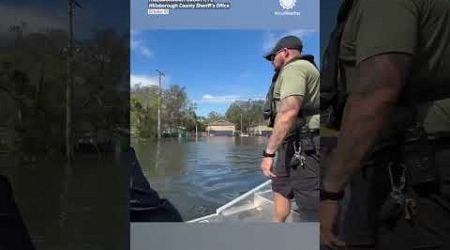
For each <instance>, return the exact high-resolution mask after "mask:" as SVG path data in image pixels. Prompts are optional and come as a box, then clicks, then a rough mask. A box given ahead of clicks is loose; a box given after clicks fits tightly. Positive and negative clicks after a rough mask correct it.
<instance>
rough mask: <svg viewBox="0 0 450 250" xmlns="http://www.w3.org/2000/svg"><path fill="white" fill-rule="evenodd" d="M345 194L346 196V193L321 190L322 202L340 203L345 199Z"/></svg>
mask: <svg viewBox="0 0 450 250" xmlns="http://www.w3.org/2000/svg"><path fill="white" fill-rule="evenodd" d="M344 194H345V193H344V191H340V192H328V191H325V190H324V189H322V188H321V189H320V200H321V201H325V200H330V201H340V200H342V198H344Z"/></svg>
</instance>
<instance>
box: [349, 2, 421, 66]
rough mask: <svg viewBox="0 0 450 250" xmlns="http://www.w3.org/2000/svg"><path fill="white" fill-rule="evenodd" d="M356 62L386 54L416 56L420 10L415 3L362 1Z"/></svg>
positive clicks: (359, 14)
mask: <svg viewBox="0 0 450 250" xmlns="http://www.w3.org/2000/svg"><path fill="white" fill-rule="evenodd" d="M360 1H362V2H361V6H360V8H359V9H358V12H357V15H358V29H357V30H358V31H357V37H356V62H357V63H360V62H361V61H363V60H365V59H367V58H369V57H372V56H376V55H379V54H385V53H407V54H411V55H413V54H414V53H415V51H416V46H417V43H418V38H417V37H418V30H417V27H418V22H419V7H418V6H417V5H416V4H417V2H416V1H414V0H360Z"/></svg>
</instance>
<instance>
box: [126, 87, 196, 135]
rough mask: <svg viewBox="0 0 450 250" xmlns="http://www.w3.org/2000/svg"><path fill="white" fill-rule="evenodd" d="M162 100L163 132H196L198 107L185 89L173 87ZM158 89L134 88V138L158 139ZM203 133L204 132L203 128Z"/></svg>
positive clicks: (132, 117)
mask: <svg viewBox="0 0 450 250" xmlns="http://www.w3.org/2000/svg"><path fill="white" fill-rule="evenodd" d="M161 94H162V99H161V132H162V133H169V134H171V133H173V131H176V130H177V129H180V128H181V129H184V130H186V131H190V132H193V131H195V125H196V123H197V126H199V125H200V127H201V128H202V127H204V126H202V124H201V123H198V121H197V120H198V119H197V114H196V113H195V110H196V105H195V104H194V103H192V102H191V101H190V100H189V99H188V96H187V94H186V91H185V89H184V88H182V87H180V86H178V85H173V86H170V87H169V89H166V90H162V91H161ZM158 96H159V89H158V87H157V86H146V87H141V86H140V85H137V86H134V87H133V88H132V90H131V127H132V132H133V134H134V135H136V136H138V137H141V138H154V137H157V130H158V128H157V124H158V121H157V116H158ZM199 131H201V130H200V129H199Z"/></svg>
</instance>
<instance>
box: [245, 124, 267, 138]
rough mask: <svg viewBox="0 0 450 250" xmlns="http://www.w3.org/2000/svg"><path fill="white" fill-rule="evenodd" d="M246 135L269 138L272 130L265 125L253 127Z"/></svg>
mask: <svg viewBox="0 0 450 250" xmlns="http://www.w3.org/2000/svg"><path fill="white" fill-rule="evenodd" d="M248 133H249V134H250V135H252V136H255V135H261V136H270V135H271V134H272V128H269V127H268V126H267V125H263V124H260V125H254V126H251V127H249V128H248Z"/></svg>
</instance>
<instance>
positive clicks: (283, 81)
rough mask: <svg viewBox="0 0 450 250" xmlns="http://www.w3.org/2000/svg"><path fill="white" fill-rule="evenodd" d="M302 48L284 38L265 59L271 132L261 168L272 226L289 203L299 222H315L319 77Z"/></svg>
mask: <svg viewBox="0 0 450 250" xmlns="http://www.w3.org/2000/svg"><path fill="white" fill-rule="evenodd" d="M302 49H303V44H302V41H301V40H300V39H299V38H298V37H295V36H286V37H283V38H281V39H280V40H279V41H278V42H277V43H276V45H275V47H274V48H273V49H272V50H271V52H269V53H268V54H267V55H266V56H265V58H266V59H267V60H269V61H271V62H272V65H273V67H274V69H275V74H274V76H273V79H272V84H271V87H270V89H269V93H268V94H267V100H266V108H265V115H266V118H268V119H269V126H271V127H273V131H272V135H271V136H270V138H269V142H268V143H267V147H266V149H265V150H264V152H263V159H262V162H261V169H262V171H263V173H264V175H265V176H267V177H269V178H271V179H272V190H273V192H274V215H273V221H274V222H284V221H285V220H286V218H287V217H288V216H289V214H290V211H291V201H290V200H291V199H293V198H295V202H296V204H297V206H298V208H299V212H300V220H302V221H318V205H319V179H320V178H319V174H320V170H319V168H320V160H319V140H320V139H319V128H320V115H319V103H320V100H319V98H320V97H319V82H320V80H319V78H320V77H319V72H318V70H317V68H316V67H315V64H314V58H313V57H312V56H302V55H301V52H302ZM275 156H276V157H275Z"/></svg>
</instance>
